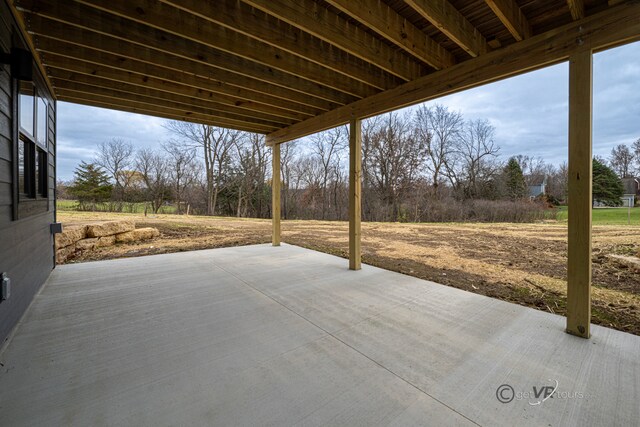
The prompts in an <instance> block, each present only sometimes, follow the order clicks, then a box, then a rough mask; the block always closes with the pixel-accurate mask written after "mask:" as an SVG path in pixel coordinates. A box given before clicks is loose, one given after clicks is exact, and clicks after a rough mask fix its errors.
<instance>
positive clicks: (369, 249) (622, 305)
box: [58, 212, 640, 335]
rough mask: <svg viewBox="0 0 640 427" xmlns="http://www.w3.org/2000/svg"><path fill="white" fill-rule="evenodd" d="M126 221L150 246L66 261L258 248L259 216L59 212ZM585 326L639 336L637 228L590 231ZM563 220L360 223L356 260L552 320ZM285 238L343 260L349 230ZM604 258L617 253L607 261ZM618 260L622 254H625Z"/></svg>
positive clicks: (297, 225) (262, 237)
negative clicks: (151, 234)
mask: <svg viewBox="0 0 640 427" xmlns="http://www.w3.org/2000/svg"><path fill="white" fill-rule="evenodd" d="M122 217H129V218H131V217H133V218H134V219H135V220H136V225H137V227H156V228H158V229H159V230H160V233H161V235H160V237H159V238H156V239H154V240H153V241H150V242H145V243H134V244H121V245H117V246H113V247H107V248H102V249H99V250H98V251H96V252H90V253H85V254H83V255H81V256H79V257H76V258H75V259H72V260H69V261H68V262H82V261H89V260H100V259H111V258H120V257H132V256H141V255H150V254H158V253H166V252H179V251H188V250H196V249H207V248H216V247H224V246H235V245H248V244H256V243H267V242H270V239H271V222H270V221H269V220H259V219H236V218H209V217H185V216H176V215H156V216H149V217H144V216H142V215H136V214H134V215H131V214H111V213H109V214H105V213H86V212H58V220H59V221H62V222H63V223H65V224H71V223H83V222H86V221H91V220H104V219H117V218H122ZM593 232H594V236H593V237H594V239H593V240H594V241H593V258H592V259H593V285H594V286H593V294H592V295H593V297H592V298H593V306H592V315H593V323H597V324H601V325H605V326H608V327H612V328H615V329H619V330H622V331H626V332H630V333H633V334H636V335H640V267H638V266H637V264H634V262H636V261H635V260H638V261H640V227H638V226H594V230H593ZM566 236H567V227H566V223H565V224H562V223H545V224H398V223H363V224H362V251H363V262H365V263H367V264H371V265H375V266H378V267H382V268H385V269H388V270H393V271H397V272H400V273H404V274H408V275H411V276H415V277H419V278H422V279H427V280H431V281H434V282H438V283H442V284H445V285H449V286H453V287H456V288H460V289H464V290H467V291H471V292H475V293H479V294H483V295H488V296H491V297H494V298H499V299H502V300H506V301H510V302H514V303H518V304H521V305H526V306H529V307H533V308H537V309H539V310H544V311H549V312H551V313H556V314H565V310H566V273H567V269H566V262H567V256H566V253H567V241H566ZM282 239H283V241H284V242H287V243H291V244H294V245H299V246H304V247H307V248H310V249H314V250H319V251H322V252H327V253H331V254H334V255H338V256H342V257H345V258H346V257H347V254H348V240H347V239H348V224H347V223H346V222H327V221H283V222H282ZM611 255H622V257H612V256H611ZM625 257H626V258H625Z"/></svg>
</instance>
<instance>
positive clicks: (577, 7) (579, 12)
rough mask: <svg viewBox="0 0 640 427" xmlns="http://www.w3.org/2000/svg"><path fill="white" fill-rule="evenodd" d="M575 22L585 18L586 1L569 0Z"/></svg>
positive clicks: (568, 3)
mask: <svg viewBox="0 0 640 427" xmlns="http://www.w3.org/2000/svg"><path fill="white" fill-rule="evenodd" d="M567 5H568V6H569V11H570V12H571V17H572V18H573V20H574V21H577V20H578V19H582V18H584V0H567Z"/></svg>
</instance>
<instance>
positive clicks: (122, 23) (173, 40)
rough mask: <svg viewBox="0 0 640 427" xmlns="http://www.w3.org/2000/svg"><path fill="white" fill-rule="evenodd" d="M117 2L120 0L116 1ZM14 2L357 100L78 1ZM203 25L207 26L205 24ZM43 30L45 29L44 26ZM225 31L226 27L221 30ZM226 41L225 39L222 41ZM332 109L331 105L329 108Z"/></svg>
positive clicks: (295, 86)
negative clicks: (106, 13)
mask: <svg viewBox="0 0 640 427" xmlns="http://www.w3.org/2000/svg"><path fill="white" fill-rule="evenodd" d="M116 3H118V4H120V2H116ZM17 4H18V5H19V6H20V7H21V8H22V9H24V10H25V11H28V12H31V13H32V14H33V15H38V16H43V17H46V18H49V19H53V20H56V21H59V22H62V23H66V24H69V25H72V26H76V27H79V28H84V29H86V30H89V31H94V32H97V33H101V34H106V35H110V36H112V37H115V38H118V39H120V40H122V41H124V42H132V43H135V44H138V45H140V46H147V47H151V48H153V49H156V50H159V51H163V52H166V53H170V54H174V55H178V56H180V55H182V56H189V57H190V58H193V59H195V60H198V59H200V60H201V61H204V62H206V63H208V64H209V65H210V66H215V67H217V68H221V69H223V70H226V71H228V72H232V73H234V74H238V75H239V76H238V77H239V78H240V77H242V76H246V77H251V78H254V79H257V80H260V81H262V82H265V83H269V84H273V85H276V86H281V87H284V88H288V89H289V90H294V91H298V92H300V93H301V94H303V95H304V96H303V97H306V98H310V97H316V98H320V99H323V100H326V101H329V102H330V103H334V104H342V105H344V104H346V103H349V102H352V101H353V100H355V99H357V97H354V96H352V95H349V94H346V93H344V92H340V91H338V90H335V89H333V88H329V87H326V86H323V85H321V84H318V83H315V82H313V81H310V80H308V79H304V78H301V77H298V76H297V75H293V74H289V73H286V72H283V71H281V70H278V69H274V68H272V67H270V66H268V65H264V64H261V63H258V62H255V61H250V60H247V59H245V58H243V57H241V56H234V55H231V54H229V53H228V52H223V51H221V50H219V49H214V48H211V47H210V46H205V45H203V44H200V43H196V42H194V41H192V40H188V39H185V38H182V37H178V36H176V35H174V34H172V33H169V32H167V31H163V30H160V29H156V28H152V27H145V26H144V25H141V24H137V23H135V22H132V21H130V20H128V19H125V18H122V17H120V16H115V15H112V16H108V15H107V16H108V18H109V19H106V16H105V13H104V12H102V11H100V10H98V9H95V8H92V7H88V6H85V5H82V4H74V3H72V2H67V1H64V2H59V1H55V0H17ZM207 26H211V25H210V24H207ZM44 31H45V32H46V28H45V29H44ZM225 31H227V30H225ZM228 32H229V33H231V32H230V31H228ZM229 42H230V41H229V40H227V41H226V43H229ZM330 108H333V107H330Z"/></svg>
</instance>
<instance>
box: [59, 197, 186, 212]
mask: <svg viewBox="0 0 640 427" xmlns="http://www.w3.org/2000/svg"><path fill="white" fill-rule="evenodd" d="M56 207H57V209H58V210H59V211H76V210H78V202H77V201H76V200H57V201H56ZM144 208H145V204H144V203H126V204H125V206H124V207H123V208H122V212H124V213H144ZM96 210H98V211H105V212H106V211H108V209H107V205H106V204H104V205H100V204H99V205H98V206H97V209H96ZM175 212H176V207H175V206H162V207H161V208H160V211H159V212H158V213H160V214H172V213H175ZM147 213H149V214H151V213H153V212H152V211H151V205H150V204H149V205H147Z"/></svg>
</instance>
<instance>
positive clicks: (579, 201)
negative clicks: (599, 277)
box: [567, 49, 593, 338]
mask: <svg viewBox="0 0 640 427" xmlns="http://www.w3.org/2000/svg"><path fill="white" fill-rule="evenodd" d="M592 56H593V55H592V53H591V50H589V49H585V50H581V51H579V52H576V53H574V54H572V55H571V57H570V58H569V181H568V185H569V233H568V236H569V246H568V247H569V252H568V263H567V284H568V286H567V332H568V333H570V334H572V335H577V336H580V337H583V338H589V336H590V334H591V333H590V325H591V207H592V195H591V191H592V162H593V160H592V141H591V137H592V111H593V107H592V98H593V96H592V93H593V58H592Z"/></svg>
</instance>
